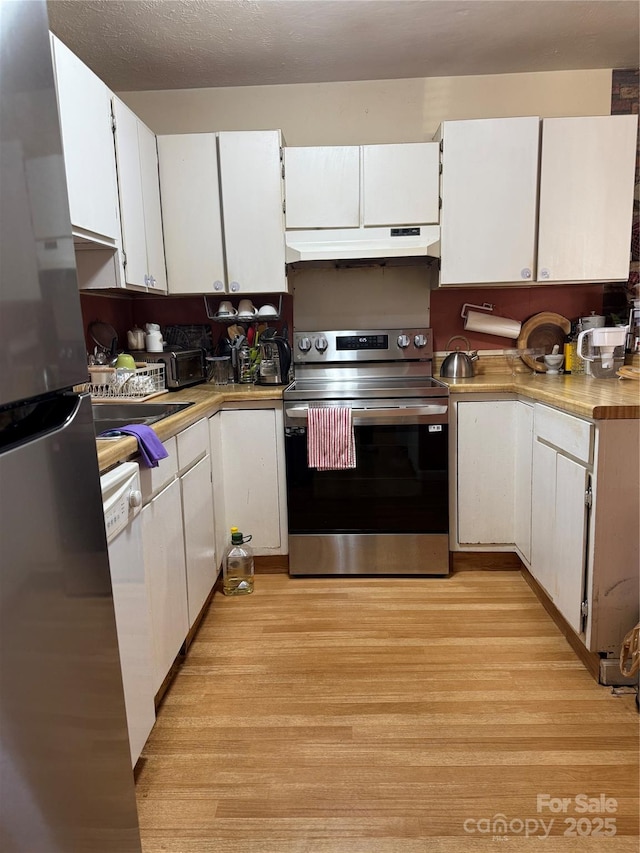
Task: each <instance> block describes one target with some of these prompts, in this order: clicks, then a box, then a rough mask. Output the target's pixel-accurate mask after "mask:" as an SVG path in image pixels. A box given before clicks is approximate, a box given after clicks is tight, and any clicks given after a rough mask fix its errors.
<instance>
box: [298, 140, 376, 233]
mask: <svg viewBox="0 0 640 853" xmlns="http://www.w3.org/2000/svg"><path fill="white" fill-rule="evenodd" d="M284 165H285V198H286V225H287V228H358V227H359V225H360V148H359V147H358V146H357V145H349V146H323V147H316V148H285V150H284Z"/></svg>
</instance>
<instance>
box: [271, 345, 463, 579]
mask: <svg viewBox="0 0 640 853" xmlns="http://www.w3.org/2000/svg"><path fill="white" fill-rule="evenodd" d="M293 351H294V362H295V381H294V382H293V383H292V384H291V385H290V386H289V387H288V388H287V389H286V390H285V392H284V422H285V454H286V464H287V496H288V515H289V571H290V574H292V575H315V574H340V575H353V574H378V575H389V574H412V575H415V574H420V575H423V574H424V575H445V574H448V572H449V513H448V464H447V459H448V417H449V392H448V388H447V386H446V385H444V384H443V383H441V382H438V381H437V380H436V379H434V378H433V376H432V366H433V364H432V363H433V337H432V333H431V330H430V329H395V330H389V329H373V330H371V329H369V330H363V331H333V332H297V333H296V334H295V335H294V342H293ZM309 406H348V407H350V408H351V417H352V421H353V424H354V433H355V444H356V467H355V468H354V469H348V470H337V471H320V470H316V469H313V468H309V466H308V464H307V416H308V410H309Z"/></svg>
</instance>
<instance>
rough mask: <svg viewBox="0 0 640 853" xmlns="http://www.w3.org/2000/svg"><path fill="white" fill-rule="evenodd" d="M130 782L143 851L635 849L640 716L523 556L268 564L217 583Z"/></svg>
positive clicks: (275, 852)
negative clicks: (577, 648) (370, 569)
mask: <svg viewBox="0 0 640 853" xmlns="http://www.w3.org/2000/svg"><path fill="white" fill-rule="evenodd" d="M137 792H138V804H139V813H140V823H141V831H142V838H143V849H144V853H159V851H163V853H167V851H168V852H169V853H425V851H434V853H435V851H437V853H440V851H443V853H466V851H475V850H478V849H491V850H495V849H496V845H497V849H506V850H509V851H513V850H525V849H526V850H530V849H535V850H540V851H543V853H544V851H547V853H556V851H569V850H570V851H575V850H580V851H582V850H589V851H603V853H608V851H611V852H612V853H613V851H615V853H618V851H633V853H637V851H638V715H637V713H636V710H635V703H634V700H633V697H632V696H630V695H626V696H621V697H614V696H612V695H611V690H610V688H605V687H600V686H598V685H597V684H595V682H594V681H593V680H592V678H591V677H590V676H589V675H588V674H587V672H586V671H585V670H584V668H583V666H582V664H581V663H580V662H579V661H578V660H577V658H576V657H575V655H574V653H573V652H572V650H571V648H570V647H569V645H568V644H567V643H566V641H565V640H564V639H563V637H562V636H561V634H560V633H559V631H558V630H557V628H556V627H555V625H554V624H553V622H552V621H551V619H550V618H549V616H548V615H547V614H546V613H545V611H544V609H543V607H542V606H541V604H540V603H539V602H538V600H537V598H536V597H535V595H534V594H533V592H532V591H531V590H530V589H529V587H528V586H527V584H526V583H525V581H524V580H523V578H522V577H521V576H520V574H519V573H517V572H462V573H459V574H456V575H453V576H452V577H451V578H448V579H435V578H426V579H416V580H409V579H365V578H361V579H360V578H358V579H346V578H335V579H322V580H318V579H308V578H305V579H299V580H292V579H290V578H288V577H287V576H286V575H260V576H258V577H257V579H256V588H255V592H254V594H253V595H250V596H242V597H237V598H225V597H224V596H222V595H216V596H215V598H214V600H213V602H212V606H211V608H210V610H209V612H208V614H207V616H206V618H205V620H204V622H203V624H202V627H201V629H200V631H199V634H198V636H197V638H196V640H195V642H194V644H193V645H192V647H191V649H190V651H189V654H188V656H187V660H186V663H185V664H184V666H183V667H182V669H181V671H180V673H179V674H178V676H177V677H176V679H175V681H174V683H173V685H172V687H171V689H170V691H169V693H168V694H167V697H166V699H165V702H164V705H163V707H162V708H161V710H160V713H159V716H158V721H157V723H156V727H155V729H154V731H153V733H152V735H151V737H150V739H149V742H148V744H147V746H146V748H145V751H144V753H143V759H142V769H141V772H140V773H139V777H138V784H137ZM538 794H541V795H544V794H548V795H550V796H551V797H557V798H563V797H564V798H567V799H569V798H570V803H569V804H568V805H567V811H566V812H565V813H556V814H553V813H551V812H550V811H548V810H547V809H545V810H544V811H542V812H538V811H537V810H536V803H537V800H536V797H537V795H538ZM579 794H587V795H589V796H590V797H597V796H599V795H600V794H605V795H606V796H607V797H611V798H615V800H616V801H617V806H616V810H615V812H610V813H587V814H580V813H579V811H578V809H577V807H576V802H575V799H574V798H575V797H576V796H577V795H579ZM497 814H501V815H502V816H504V817H506V820H507V823H508V824H509V827H508V831H507V833H506V834H507V836H508V840H506V841H505V840H504V830H503V829H502V827H501V825H500V824H497V825H496V833H495V835H496V836H498V837H497V839H495V840H494V833H493V832H492V831H487V830H488V828H489V827H488V823H489V821H491V822H492V821H493V820H494V817H495V815H497ZM540 818H542V819H543V820H544V821H545V824H544V825H545V827H548V825H549V820H550V819H551V818H553V826H552V827H551V837H549V838H547V840H546V841H539V840H538V838H536V837H530V838H528V839H527V838H525V837H524V835H525V827H526V824H525V826H522V824H523V822H526V821H527V820H528V821H529V832H530V835H531V836H538V835H544V833H545V831H546V829H544V828H543V827H542V825H541V824H539V823H538V821H539V819H540ZM596 818H601V819H602V820H600V821H598V820H596ZM604 818H609V819H611V818H615V830H616V832H617V834H616V836H615V837H603V835H602V834H601V835H599V836H596V832H597V830H598V829H599V828H600V829H601V831H602V832H603V833H605V834H606V833H607V832H610V831H611V829H606V824H605V823H604ZM579 819H582V821H581V822H579ZM465 821H466V824H465ZM534 821H535V822H536V823H534ZM465 827H466V829H465ZM472 830H474V831H472ZM565 832H569V833H570V834H569V835H568V836H565V835H564V833H565ZM572 832H573V834H574V835H575V837H572V836H571V833H572ZM581 833H582V835H581Z"/></svg>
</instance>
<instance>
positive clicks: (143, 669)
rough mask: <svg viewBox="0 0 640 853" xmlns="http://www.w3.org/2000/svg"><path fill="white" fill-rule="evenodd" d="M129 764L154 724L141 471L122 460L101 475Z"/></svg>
mask: <svg viewBox="0 0 640 853" xmlns="http://www.w3.org/2000/svg"><path fill="white" fill-rule="evenodd" d="M100 486H101V489H102V502H103V507H104V520H105V527H106V530H107V542H108V548H109V566H110V568H111V583H112V586H113V603H114V607H115V612H116V629H117V632H118V647H119V650H120V666H121V669H122V681H123V685H124V701H125V706H126V711H127V727H128V729H129V746H130V749H131V764H132V766H134V765H135V763H136V761H137V760H138V758H139V756H140V753H141V752H142V748H143V747H144V745H145V743H146V740H147V738H148V737H149V733H150V731H151V729H152V728H153V724H154V722H155V718H156V714H155V703H154V693H153V682H152V672H153V656H152V636H151V619H150V608H149V600H148V595H147V588H146V585H145V577H144V560H143V555H142V530H141V518H140V509H141V506H142V493H141V491H140V469H139V466H138V464H137V463H136V462H125V463H123V464H122V465H119V466H118V467H117V468H114V469H113V471H109V472H108V473H107V474H104V475H103V476H102V477H101V478H100Z"/></svg>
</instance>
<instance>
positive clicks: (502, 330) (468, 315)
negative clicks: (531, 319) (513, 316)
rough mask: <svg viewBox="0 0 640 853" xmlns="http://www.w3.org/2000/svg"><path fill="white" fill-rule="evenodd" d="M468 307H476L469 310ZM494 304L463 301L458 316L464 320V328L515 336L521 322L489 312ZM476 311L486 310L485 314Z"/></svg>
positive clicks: (496, 334) (520, 326) (484, 333)
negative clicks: (476, 303)
mask: <svg viewBox="0 0 640 853" xmlns="http://www.w3.org/2000/svg"><path fill="white" fill-rule="evenodd" d="M470 308H475V309H477V310H476V311H470V310H469V309H470ZM493 309H494V306H493V305H492V304H491V303H490V302H483V303H482V305H473V304H471V303H470V302H465V303H464V305H463V306H462V311H461V312H460V316H461V317H462V318H463V320H464V328H465V329H467V330H468V331H470V332H479V333H480V334H482V335H494V336H497V337H504V338H517V337H518V336H519V334H520V330H521V328H522V323H520V322H519V321H518V320H510V319H507V318H506V317H498V316H497V315H495V314H491V312H492V311H493ZM478 311H487V312H489V313H487V314H479V313H478Z"/></svg>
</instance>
